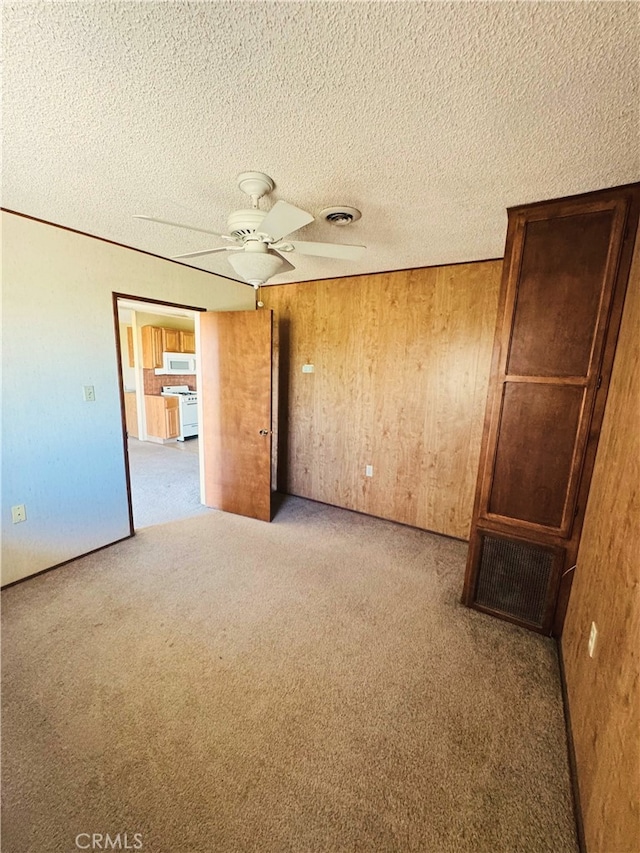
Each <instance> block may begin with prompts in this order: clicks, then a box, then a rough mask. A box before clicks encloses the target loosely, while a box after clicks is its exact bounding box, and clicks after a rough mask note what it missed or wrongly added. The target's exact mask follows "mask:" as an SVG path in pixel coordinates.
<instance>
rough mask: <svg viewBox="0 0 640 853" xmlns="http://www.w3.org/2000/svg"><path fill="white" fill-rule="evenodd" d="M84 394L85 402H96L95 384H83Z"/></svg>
mask: <svg viewBox="0 0 640 853" xmlns="http://www.w3.org/2000/svg"><path fill="white" fill-rule="evenodd" d="M82 396H83V398H84V401H85V403H95V400H96V389H95V388H94V386H93V385H83V386H82Z"/></svg>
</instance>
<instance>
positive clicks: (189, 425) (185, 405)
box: [160, 385, 198, 441]
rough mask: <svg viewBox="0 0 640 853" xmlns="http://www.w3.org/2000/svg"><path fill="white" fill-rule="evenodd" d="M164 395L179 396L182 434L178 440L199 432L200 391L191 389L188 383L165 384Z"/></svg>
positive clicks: (162, 392)
mask: <svg viewBox="0 0 640 853" xmlns="http://www.w3.org/2000/svg"><path fill="white" fill-rule="evenodd" d="M160 394H161V396H162V397H179V398H180V401H179V403H178V412H179V415H180V435H179V436H178V441H184V440H185V438H191V437H192V436H194V435H197V434H198V392H197V391H191V390H190V389H189V386H188V385H163V386H162V391H161V392H160Z"/></svg>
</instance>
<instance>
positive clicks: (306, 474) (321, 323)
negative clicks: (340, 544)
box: [262, 261, 502, 539]
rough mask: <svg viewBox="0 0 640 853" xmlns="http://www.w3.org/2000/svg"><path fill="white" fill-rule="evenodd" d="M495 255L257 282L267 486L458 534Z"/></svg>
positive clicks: (493, 297)
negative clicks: (266, 392)
mask: <svg viewBox="0 0 640 853" xmlns="http://www.w3.org/2000/svg"><path fill="white" fill-rule="evenodd" d="M501 267H502V262H501V261H487V262H481V263H472V264H457V265H453V266H445V267H432V268H425V269H416V270H408V271H401V272H393V273H381V274H376V275H369V276H358V277H354V278H343V279H333V280H327V281H314V282H307V283H302V284H295V285H291V284H288V285H281V286H271V287H267V288H264V289H263V291H262V299H263V301H264V303H265V306H266V307H267V308H271V309H273V311H274V317H275V323H276V324H277V326H278V337H279V361H280V374H279V400H280V416H279V430H280V433H279V437H278V456H279V477H278V485H279V488H280V490H281V491H286V492H289V493H291V494H295V495H300V496H302V497H307V498H311V499H313V500H318V501H323V502H325V503H330V504H334V505H336V506H341V507H346V508H348V509H354V510H358V511H360V512H365V513H369V514H371V515H375V516H379V517H382V518H388V519H392V520H394V521H399V522H402V523H405V524H410V525H414V526H416V527H421V528H424V529H428V530H434V531H437V532H439V533H445V534H447V535H450V536H457V537H461V538H465V539H466V538H468V535H469V528H470V521H471V511H472V507H473V496H474V490H475V482H476V476H477V470H478V458H479V452H480V438H481V433H482V425H483V418H484V407H485V402H486V396H487V385H488V377H489V368H490V363H491V350H492V345H493V335H494V331H495V323H496V313H497V301H498V291H499V286H500V274H501ZM304 364H313V366H314V372H313V373H303V372H302V366H303V365H304ZM367 465H372V466H373V477H367V476H365V466H367Z"/></svg>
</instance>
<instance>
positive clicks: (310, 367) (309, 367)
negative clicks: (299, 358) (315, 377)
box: [302, 364, 315, 373]
mask: <svg viewBox="0 0 640 853" xmlns="http://www.w3.org/2000/svg"><path fill="white" fill-rule="evenodd" d="M314 371H315V367H314V366H313V364H303V365H302V372H303V373H313V372H314Z"/></svg>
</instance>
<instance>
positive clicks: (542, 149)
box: [2, 0, 640, 284]
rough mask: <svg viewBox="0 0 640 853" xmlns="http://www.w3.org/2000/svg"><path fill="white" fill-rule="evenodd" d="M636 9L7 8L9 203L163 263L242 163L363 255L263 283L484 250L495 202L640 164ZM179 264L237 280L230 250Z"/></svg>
mask: <svg viewBox="0 0 640 853" xmlns="http://www.w3.org/2000/svg"><path fill="white" fill-rule="evenodd" d="M639 12H640V6H639V5H638V4H637V3H633V2H632V3H616V2H601V3H599V2H591V3H587V2H576V3H574V2H558V3H555V2H541V3H537V2H510V3H509V2H507V3H491V2H489V3H480V2H456V3H448V2H433V3H430V2H419V3H405V2H382V3H370V2H357V1H356V0H351V2H320V3H317V2H311V0H304V2H286V3H282V2H260V0H257V2H200V3H196V2H182V0H173V2H95V1H94V0H91V2H7V0H5V2H4V6H3V18H4V26H3V42H4V71H3V105H2V110H3V123H4V129H3V167H2V173H3V174H2V177H3V186H2V191H3V192H2V204H3V206H4V207H5V208H9V209H11V210H16V211H20V212H23V213H26V214H29V215H31V216H35V217H39V218H42V219H46V220H49V221H52V222H56V223H60V224H62V225H66V226H69V227H71V228H77V229H80V230H82V231H86V232H89V233H91V234H95V235H98V236H101V237H106V238H108V239H110V240H115V241H117V242H120V243H125V244H127V245H130V246H135V247H137V248H140V249H144V250H147V251H150V252H154V253H156V254H159V255H163V256H166V257H171V256H172V255H175V254H179V253H181V252H189V251H195V250H198V249H204V248H213V247H214V246H217V245H221V241H219V240H217V238H215V237H211V238H209V237H207V236H206V235H204V234H197V233H191V232H188V231H182V230H179V229H175V228H170V227H166V226H161V225H155V224H152V223H149V222H141V221H139V220H135V219H133V218H132V214H134V213H145V214H148V215H151V216H157V217H162V218H166V219H172V220H177V221H179V222H187V223H192V224H194V225H198V226H200V227H205V228H207V227H209V228H213V229H214V230H220V231H224V230H226V219H227V215H228V214H229V213H230V212H231V211H232V210H235V209H237V208H240V207H245V206H246V204H245V203H246V202H247V199H246V196H244V195H243V194H242V193H241V192H240V191H239V190H238V189H237V187H236V183H235V177H236V175H237V174H238V173H239V172H240V171H243V170H248V169H255V170H261V171H265V172H267V173H268V174H269V175H271V177H272V178H273V179H274V181H275V183H276V189H275V192H274V193H273V194H272V195H271V196H269V197H268V198H267V199H265V200H263V204H264V202H265V201H266V204H264V206H265V207H269V206H270V205H271V204H273V202H274V201H276V200H277V199H285V200H287V201H289V202H291V203H293V204H296V205H298V206H300V207H303V208H305V209H306V210H309V211H310V212H311V213H313V214H314V215H317V214H318V212H319V211H320V210H321V209H322V208H323V207H326V206H329V205H336V204H349V205H353V206H355V207H358V208H360V209H361V210H362V219H361V220H360V221H359V222H357V223H354V224H353V225H351V226H348V227H346V228H338V227H336V226H332V225H329V224H327V223H324V222H318V221H316V222H314V223H312V224H311V225H309V226H307V227H306V228H304V229H302V230H300V231H298V232H297V233H296V236H297V237H298V239H303V240H321V241H331V242H345V243H363V244H365V245H366V246H367V247H368V251H367V253H366V255H365V257H364V259H363V260H361V261H359V262H347V261H338V260H329V259H321V258H309V257H302V256H299V255H297V256H293V255H289V256H288V257H289V259H290V260H291V261H292V262H293V263H294V264H295V265H296V270H295V271H294V272H290V273H287V274H285V275H281V276H277V277H276V278H274V279H272V280H271V282H270V283H272V284H276V283H281V282H286V281H304V280H308V279H313V278H325V277H332V276H340V275H350V274H355V273H364V272H374V271H381V270H392V269H401V268H406V267H419V266H425V265H430V264H444V263H450V262H456V261H470V260H476V259H482V258H494V257H499V256H501V255H502V253H503V248H504V239H505V232H506V213H505V208H506V207H508V206H510V205H515V204H520V203H525V202H531V201H538V200H541V199H546V198H555V197H559V196H563V195H569V194H573V193H579V192H583V191H587V190H593V189H599V188H601V187H607V186H613V185H615V184H621V183H627V182H630V181H635V180H638V179H639V177H640V163H639V154H638V103H639V90H638V89H639V87H638V77H639V72H638V60H637V55H638V44H639V33H640V28H639ZM192 263H193V266H197V267H200V268H201V269H205V270H211V271H215V272H219V273H222V274H224V275H227V276H229V277H233V276H234V274H233V271H232V270H231V268H230V267H229V265H228V262H227V256H226V254H222V255H213V256H210V257H204V258H196V259H194V260H193V262H192Z"/></svg>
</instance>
